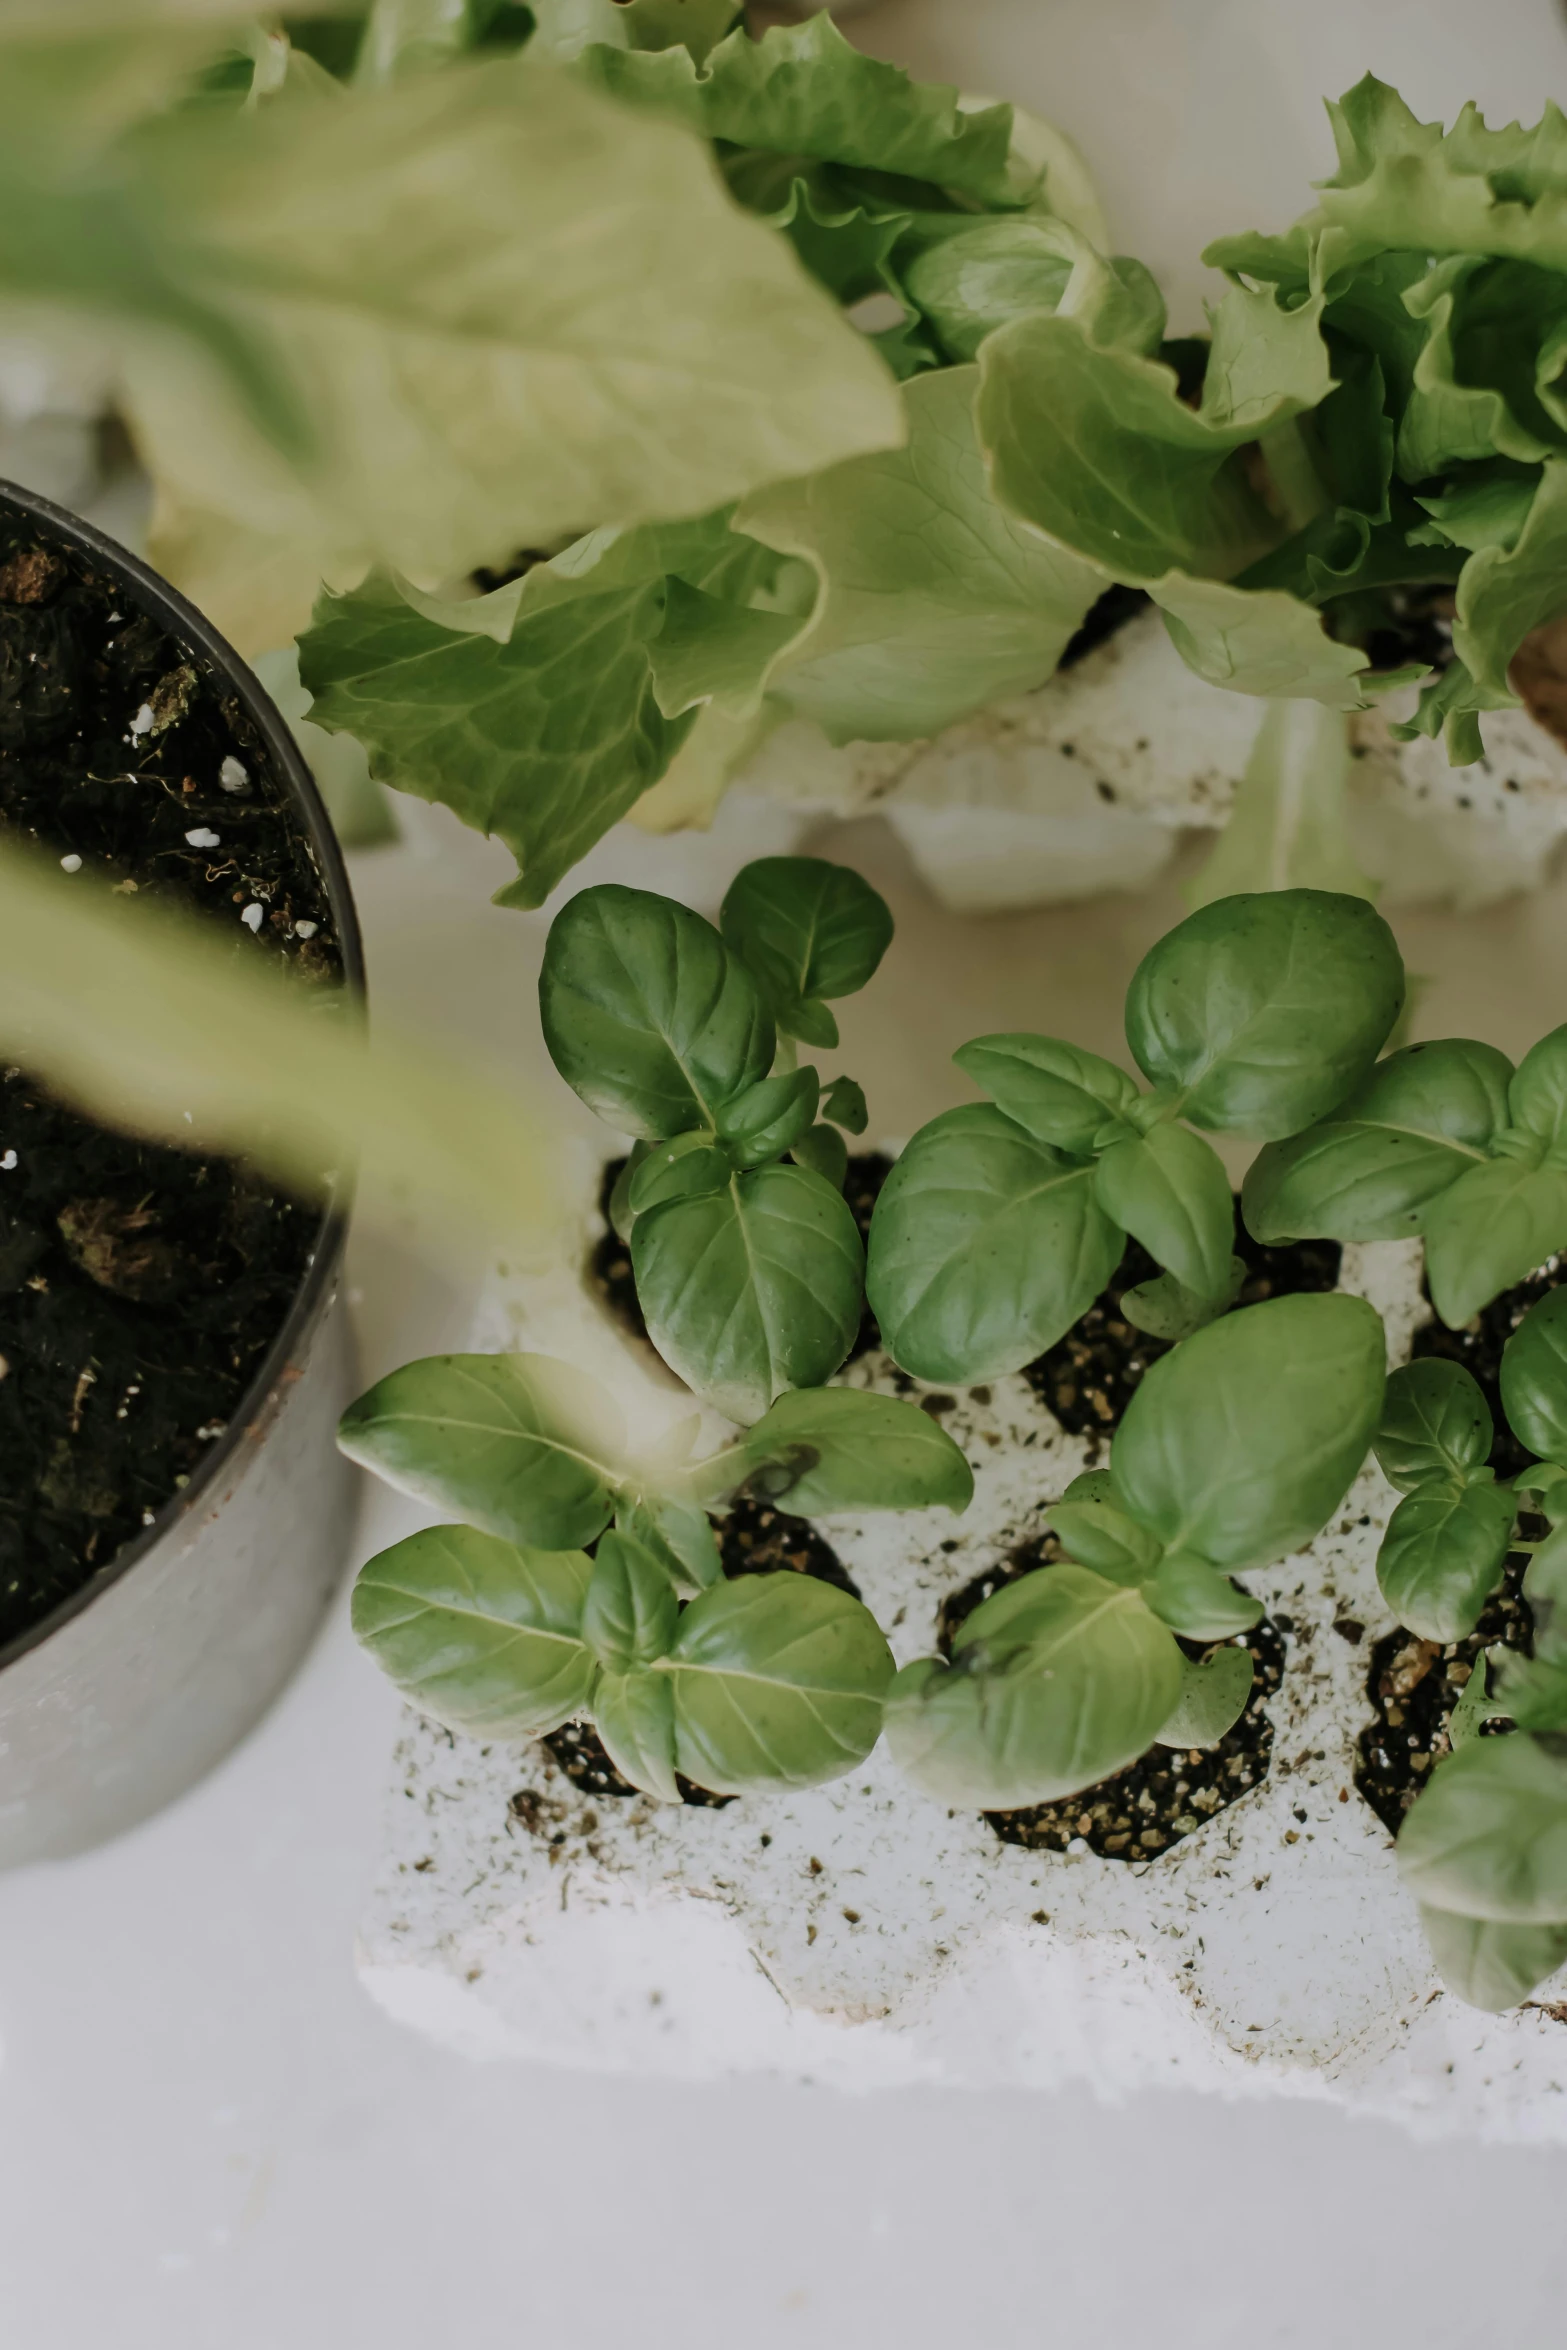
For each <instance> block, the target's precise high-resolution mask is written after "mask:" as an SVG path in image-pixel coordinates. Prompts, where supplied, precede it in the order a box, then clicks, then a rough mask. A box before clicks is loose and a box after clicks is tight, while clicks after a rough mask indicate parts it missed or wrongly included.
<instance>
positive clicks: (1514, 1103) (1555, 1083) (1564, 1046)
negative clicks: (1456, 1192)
mask: <svg viewBox="0 0 1567 2350" xmlns="http://www.w3.org/2000/svg"><path fill="white" fill-rule="evenodd" d="M1507 1100H1508V1105H1509V1107H1510V1108H1511V1110H1512V1114H1513V1122H1514V1124H1515V1125H1518V1126H1521V1127H1522V1128H1523V1130H1524V1132H1525V1133H1526V1134H1536V1135H1538V1136H1539V1138H1540V1140H1541V1141H1542V1142H1543V1143H1544V1145H1545V1147H1546V1149H1547V1150H1548V1151H1551V1152H1553V1153H1555V1154H1556V1155H1557V1156H1558V1157H1560V1156H1561V1155H1562V1143H1563V1136H1564V1131H1567V1027H1562V1028H1553V1029H1552V1030H1551V1032H1550V1034H1549V1035H1548V1036H1542V1037H1541V1039H1540V1041H1539V1043H1538V1044H1535V1045H1531V1046H1530V1047H1529V1050H1528V1051H1527V1052H1526V1053H1525V1054H1524V1057H1523V1059H1522V1060H1521V1061H1520V1062H1519V1064H1518V1068H1517V1072H1516V1074H1515V1075H1514V1078H1513V1081H1512V1083H1511V1085H1510V1086H1509V1087H1508V1089H1507Z"/></svg>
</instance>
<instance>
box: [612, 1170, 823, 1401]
mask: <svg viewBox="0 0 1567 2350" xmlns="http://www.w3.org/2000/svg"><path fill="white" fill-rule="evenodd" d="M631 1261H632V1266H633V1269H634V1271H635V1273H636V1283H637V1298H638V1301H639V1302H640V1304H641V1307H642V1311H643V1314H644V1315H645V1317H646V1319H647V1326H648V1335H649V1336H650V1338H651V1339H652V1341H653V1344H654V1345H655V1346H656V1347H657V1349H658V1351H659V1353H660V1354H661V1355H662V1356H663V1358H664V1360H665V1362H666V1363H668V1364H669V1366H670V1368H671V1370H673V1371H677V1372H678V1373H679V1375H680V1377H681V1378H682V1379H684V1380H685V1382H686V1384H687V1386H689V1387H691V1388H693V1389H694V1390H695V1391H696V1393H697V1394H698V1395H700V1396H703V1397H705V1398H706V1400H707V1401H708V1402H709V1403H711V1404H713V1405H714V1406H715V1407H716V1408H717V1409H718V1410H719V1411H721V1412H723V1413H725V1414H726V1415H727V1416H728V1418H730V1419H731V1420H739V1421H742V1422H750V1421H753V1420H759V1419H760V1418H761V1416H762V1414H763V1413H764V1412H765V1411H766V1409H767V1407H768V1405H769V1404H771V1403H773V1402H774V1401H775V1400H776V1399H777V1397H778V1396H779V1395H781V1394H782V1393H783V1391H784V1390H785V1388H789V1387H819V1386H820V1385H821V1383H822V1382H823V1380H826V1379H830V1378H831V1377H832V1374H833V1372H834V1371H836V1370H837V1368H838V1366H839V1364H840V1363H841V1362H842V1361H843V1360H844V1358H845V1356H846V1355H847V1354H848V1352H849V1349H850V1347H851V1346H852V1345H853V1344H854V1340H855V1335H856V1332H857V1331H858V1329H859V1324H860V1307H861V1302H862V1299H863V1296H864V1285H865V1257H864V1251H863V1249H862V1247H861V1245H860V1235H859V1231H858V1228H857V1227H856V1225H855V1221H854V1218H853V1216H852V1215H851V1214H850V1212H849V1209H848V1206H847V1204H846V1202H845V1200H844V1197H843V1194H842V1193H841V1192H840V1191H835V1190H834V1188H833V1186H832V1185H831V1184H830V1183H828V1182H825V1181H824V1180H823V1178H822V1177H821V1176H820V1175H814V1174H812V1173H811V1172H810V1171H809V1170H808V1169H807V1168H804V1167H794V1166H787V1165H780V1166H771V1167H758V1168H757V1169H755V1170H754V1171H753V1172H752V1173H750V1174H745V1175H736V1176H735V1177H734V1178H733V1179H732V1181H731V1182H730V1183H729V1184H728V1185H727V1186H726V1188H725V1189H724V1190H723V1191H720V1192H714V1193H710V1194H709V1195H707V1196H706V1197H704V1198H700V1199H683V1200H673V1201H671V1202H670V1203H669V1204H668V1205H667V1206H665V1207H661V1208H655V1209H654V1210H653V1212H652V1213H651V1214H650V1215H646V1216H639V1217H638V1218H637V1220H636V1223H635V1224H634V1225H633V1227H632V1232H631Z"/></svg>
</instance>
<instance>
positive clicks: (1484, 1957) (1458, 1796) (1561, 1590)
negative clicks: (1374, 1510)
mask: <svg viewBox="0 0 1567 2350" xmlns="http://www.w3.org/2000/svg"><path fill="white" fill-rule="evenodd" d="M1501 1384H1502V1403H1503V1407H1504V1409H1505V1411H1506V1414H1507V1419H1508V1423H1509V1425H1510V1426H1511V1428H1512V1431H1513V1433H1514V1435H1515V1436H1516V1437H1517V1438H1518V1439H1519V1441H1520V1443H1522V1444H1524V1445H1526V1446H1527V1447H1528V1449H1529V1450H1530V1451H1531V1452H1534V1453H1537V1454H1538V1455H1539V1456H1540V1457H1539V1461H1538V1463H1537V1465H1536V1466H1534V1467H1532V1468H1529V1469H1526V1470H1525V1471H1524V1472H1523V1474H1522V1475H1521V1476H1519V1477H1518V1478H1516V1479H1515V1480H1514V1481H1513V1483H1512V1484H1511V1485H1499V1484H1498V1483H1497V1482H1496V1479H1495V1476H1494V1473H1493V1472H1492V1470H1491V1469H1490V1468H1489V1467H1488V1466H1487V1456H1488V1455H1489V1453H1490V1450H1491V1438H1492V1422H1491V1415H1490V1412H1489V1410H1488V1409H1487V1406H1486V1402H1485V1398H1484V1396H1483V1395H1482V1394H1481V1392H1480V1389H1479V1387H1478V1385H1477V1384H1476V1382H1475V1381H1474V1379H1473V1378H1471V1376H1470V1374H1469V1373H1468V1372H1467V1371H1466V1370H1464V1369H1463V1367H1462V1365H1460V1364H1457V1363H1449V1362H1442V1361H1436V1360H1433V1361H1426V1362H1417V1363H1411V1364H1409V1365H1408V1366H1407V1368H1405V1369H1404V1370H1401V1371H1396V1372H1395V1373H1394V1374H1393V1376H1392V1378H1391V1379H1390V1380H1389V1381H1388V1388H1387V1402H1386V1407H1385V1410H1384V1415H1383V1421H1382V1426H1381V1429H1380V1431H1379V1433H1378V1435H1377V1439H1376V1453H1377V1458H1378V1460H1379V1461H1380V1462H1381V1464H1382V1469H1383V1472H1384V1474H1385V1475H1386V1476H1387V1478H1388V1479H1389V1481H1390V1482H1391V1483H1392V1484H1393V1485H1395V1486H1397V1487H1398V1489H1399V1490H1400V1492H1401V1493H1402V1494H1403V1496H1404V1498H1403V1500H1402V1501H1400V1503H1399V1504H1398V1507H1397V1508H1396V1509H1395V1511H1394V1512H1393V1515H1392V1518H1391V1519H1390V1521H1389V1523H1388V1529H1387V1533H1386V1535H1385V1536H1384V1538H1383V1542H1382V1548H1381V1552H1380V1554H1379V1556H1378V1560H1377V1580H1378V1582H1379V1583H1380V1584H1381V1586H1382V1592H1383V1596H1384V1598H1385V1599H1386V1600H1387V1602H1388V1605H1389V1606H1390V1607H1391V1608H1392V1609H1393V1611H1394V1613H1395V1614H1396V1615H1397V1617H1398V1618H1399V1621H1400V1622H1401V1623H1403V1624H1406V1625H1407V1626H1408V1627H1409V1629H1410V1630H1411V1631H1412V1632H1416V1633H1418V1634H1420V1635H1421V1636H1422V1637H1423V1638H1425V1639H1429V1640H1438V1641H1444V1642H1445V1641H1451V1640H1460V1639H1463V1638H1464V1637H1465V1636H1466V1635H1467V1634H1469V1633H1471V1632H1472V1631H1473V1630H1474V1628H1475V1625H1476V1623H1477V1622H1478V1620H1479V1617H1480V1612H1481V1610H1482V1608H1483V1607H1484V1605H1485V1602H1486V1600H1487V1598H1488V1597H1489V1596H1490V1594H1491V1592H1492V1591H1493V1590H1494V1589H1495V1588H1496V1585H1497V1583H1498V1582H1499V1580H1500V1578H1501V1574H1502V1569H1503V1567H1504V1565H1505V1563H1506V1560H1507V1555H1508V1552H1509V1551H1511V1550H1525V1551H1529V1552H1531V1553H1532V1555H1531V1557H1530V1560H1529V1565H1528V1568H1527V1569H1526V1571H1525V1574H1524V1579H1523V1594H1524V1598H1525V1599H1526V1600H1527V1602H1528V1604H1529V1608H1530V1612H1531V1614H1532V1616H1533V1619H1534V1653H1533V1655H1532V1656H1527V1657H1526V1656H1522V1655H1520V1654H1518V1653H1517V1652H1516V1651H1514V1650H1511V1649H1507V1648H1499V1647H1498V1648H1491V1649H1489V1650H1488V1651H1487V1652H1486V1653H1485V1655H1484V1656H1483V1657H1482V1658H1481V1660H1480V1661H1479V1662H1478V1663H1477V1664H1476V1666H1475V1669H1474V1672H1473V1674H1472V1675H1471V1678H1470V1680H1469V1682H1468V1685H1467V1687H1466V1688H1465V1691H1464V1694H1463V1696H1462V1698H1461V1699H1460V1700H1459V1703H1458V1705H1457V1706H1456V1707H1455V1708H1454V1711H1453V1716H1452V1720H1451V1723H1450V1724H1449V1737H1450V1739H1451V1742H1452V1748H1453V1751H1452V1755H1451V1757H1450V1758H1449V1759H1448V1760H1447V1761H1445V1762H1442V1763H1441V1764H1439V1765H1438V1767H1437V1769H1436V1770H1435V1771H1434V1772H1433V1773H1432V1776H1431V1780H1430V1784H1429V1785H1428V1786H1427V1787H1426V1788H1425V1789H1424V1790H1423V1791H1422V1793H1421V1795H1420V1796H1419V1798H1418V1800H1417V1801H1416V1803H1415V1805H1414V1807H1413V1809H1412V1810H1411V1812H1410V1814H1409V1817H1408V1819H1407V1821H1406V1822H1405V1824H1404V1827H1403V1830H1402V1832H1401V1834H1400V1836H1399V1840H1398V1859H1399V1867H1400V1871H1401V1873H1402V1875H1403V1879H1404V1882H1405V1884H1406V1885H1407V1886H1408V1887H1409V1889H1410V1891H1411V1892H1412V1893H1413V1894H1414V1895H1415V1898H1416V1899H1417V1901H1418V1902H1419V1903H1420V1908H1421V1916H1422V1919H1423V1922H1424V1924H1425V1928H1426V1933H1427V1937H1428V1939H1429V1941H1430V1944H1431V1948H1432V1952H1433V1955H1434V1956H1435V1959H1436V1962H1437V1967H1438V1969H1439V1971H1440V1973H1441V1975H1442V1978H1443V1980H1444V1982H1446V1983H1447V1985H1448V1987H1449V1988H1450V1989H1451V1990H1453V1991H1455V1992H1456V1993H1457V1994H1458V1996H1459V1997H1460V1998H1461V1999H1465V2000H1467V2001H1468V2002H1469V2003H1470V2005H1471V2006H1474V2007H1484V2008H1492V2009H1498V2010H1499V2009H1502V2008H1506V2007H1513V2006H1516V2005H1517V2003H1518V2002H1519V2001H1520V2000H1521V1999H1525V1998H1527V1997H1528V1995H1529V1993H1530V1992H1531V1991H1532V1990H1533V1989H1534V1988H1535V1986H1536V1984H1538V1983H1540V1982H1542V1981H1543V1980H1544V1979H1545V1977H1546V1976H1547V1975H1550V1974H1553V1973H1554V1972H1555V1970H1556V1969H1557V1967H1559V1966H1560V1965H1561V1964H1562V1962H1563V1960H1564V1959H1567V1292H1564V1291H1562V1290H1554V1291H1552V1292H1551V1293H1550V1294H1549V1295H1548V1296H1546V1297H1544V1298H1542V1299H1541V1301H1540V1303H1539V1304H1538V1305H1537V1306H1535V1307H1534V1308H1533V1309H1532V1311H1531V1312H1530V1313H1528V1314H1527V1315H1526V1316H1525V1317H1524V1320H1523V1321H1522V1323H1521V1324H1520V1325H1519V1327H1518V1329H1517V1331H1516V1332H1515V1333H1514V1335H1513V1336H1512V1338H1510V1339H1509V1340H1508V1343H1507V1346H1506V1348H1505V1350H1504V1352H1503V1356H1502V1382H1501ZM1520 1506H1522V1507H1525V1508H1527V1509H1529V1510H1530V1511H1532V1512H1535V1513H1537V1514H1543V1516H1544V1517H1545V1518H1546V1520H1547V1521H1548V1523H1549V1527H1550V1531H1549V1533H1548V1534H1547V1535H1546V1537H1545V1539H1544V1540H1543V1541H1541V1542H1539V1543H1534V1542H1532V1541H1529V1540H1525V1539H1523V1538H1522V1537H1520V1536H1519V1535H1518V1534H1517V1532H1516V1531H1515V1525H1516V1519H1517V1513H1518V1510H1519V1508H1520ZM1498 1716H1500V1717H1502V1718H1503V1719H1504V1720H1506V1721H1509V1722H1511V1723H1514V1724H1515V1725H1516V1734H1514V1735H1510V1736H1505V1737H1484V1738H1482V1737H1480V1736H1479V1735H1478V1733H1479V1732H1480V1730H1481V1729H1482V1727H1483V1726H1484V1725H1485V1724H1486V1723H1487V1722H1488V1721H1490V1720H1493V1719H1494V1718H1496V1717H1498Z"/></svg>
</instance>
